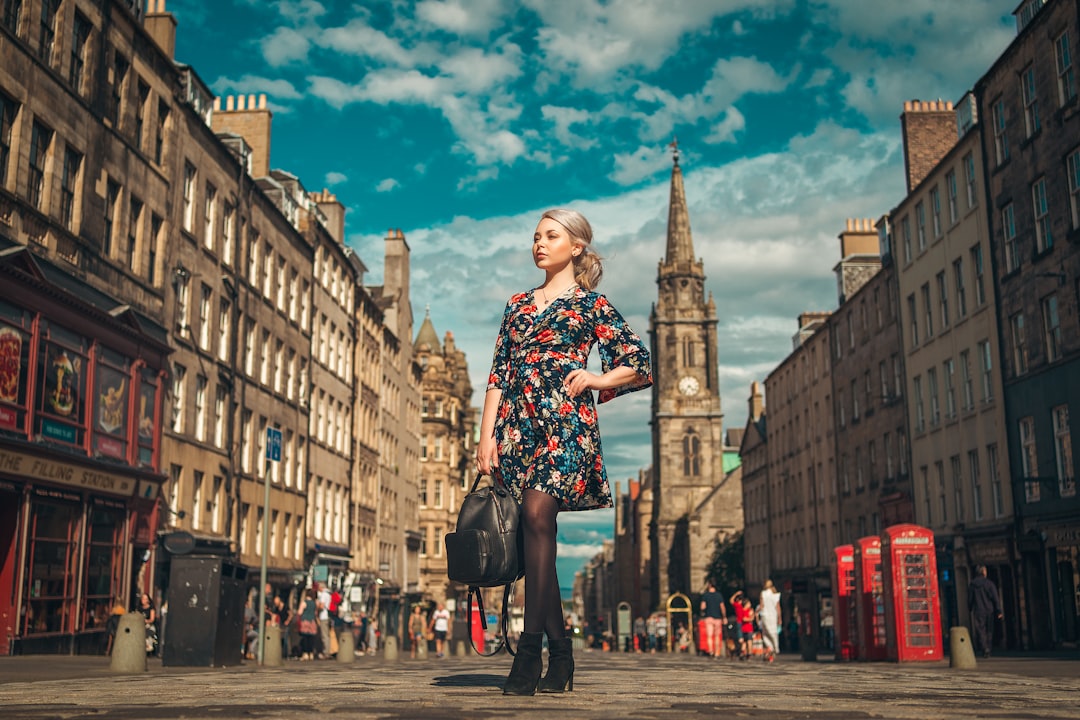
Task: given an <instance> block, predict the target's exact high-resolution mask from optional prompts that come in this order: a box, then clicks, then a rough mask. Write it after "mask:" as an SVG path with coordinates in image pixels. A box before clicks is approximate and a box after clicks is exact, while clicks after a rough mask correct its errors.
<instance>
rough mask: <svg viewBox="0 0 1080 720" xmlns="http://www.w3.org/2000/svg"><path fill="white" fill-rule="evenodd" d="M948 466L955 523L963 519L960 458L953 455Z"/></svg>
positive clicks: (962, 486)
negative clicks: (950, 473)
mask: <svg viewBox="0 0 1080 720" xmlns="http://www.w3.org/2000/svg"><path fill="white" fill-rule="evenodd" d="M949 466H950V468H951V469H952V484H953V499H954V500H955V502H954V503H953V512H954V513H955V514H956V519H957V521H960V520H963V518H964V483H963V470H962V469H961V467H960V456H959V455H953V456H952V457H950V458H949Z"/></svg>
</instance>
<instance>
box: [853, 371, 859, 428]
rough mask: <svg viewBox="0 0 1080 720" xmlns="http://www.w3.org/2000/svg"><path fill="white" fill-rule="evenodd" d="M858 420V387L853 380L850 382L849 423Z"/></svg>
mask: <svg viewBox="0 0 1080 720" xmlns="http://www.w3.org/2000/svg"><path fill="white" fill-rule="evenodd" d="M858 419H859V386H858V384H857V383H856V381H855V380H852V381H851V421H852V422H855V421H856V420H858Z"/></svg>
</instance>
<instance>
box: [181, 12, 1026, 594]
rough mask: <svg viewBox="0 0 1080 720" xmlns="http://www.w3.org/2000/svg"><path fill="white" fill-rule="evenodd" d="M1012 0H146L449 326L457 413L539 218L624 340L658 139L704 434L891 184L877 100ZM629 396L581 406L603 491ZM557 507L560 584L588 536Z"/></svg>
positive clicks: (585, 526) (644, 283)
mask: <svg viewBox="0 0 1080 720" xmlns="http://www.w3.org/2000/svg"><path fill="white" fill-rule="evenodd" d="M1015 5H1016V0H948V1H947V2H941V1H940V0H906V1H905V2H894V1H892V0H422V1H420V2H406V1H404V0H363V1H362V2H350V1H348V0H218V1H217V2H213V3H209V2H205V0H168V9H169V10H170V11H171V12H173V13H174V14H175V15H176V17H177V20H178V22H179V28H178V31H177V32H178V35H177V59H178V60H179V61H180V62H184V63H187V64H190V65H191V66H193V67H194V68H195V70H196V71H197V72H198V73H199V75H200V76H201V77H202V78H203V80H204V81H206V82H207V84H209V86H210V87H211V88H212V89H213V90H214V92H216V93H217V94H218V95H222V96H225V95H230V94H241V93H242V94H250V93H266V94H267V95H268V96H269V100H270V105H271V107H272V109H273V110H274V135H273V144H272V153H271V165H272V167H275V168H281V169H284V170H288V171H290V172H292V173H294V174H295V175H297V176H299V177H300V178H301V180H302V182H303V183H304V184H305V186H306V187H307V188H308V190H319V189H322V188H323V187H329V188H330V189H331V190H332V191H334V192H335V193H337V195H338V198H339V199H340V200H341V201H342V202H343V203H344V204H345V205H346V207H347V208H348V216H347V234H348V243H349V244H350V245H352V246H353V247H355V248H356V249H357V251H358V252H359V253H360V255H361V257H362V259H363V260H364V262H365V263H366V264H367V265H368V267H369V268H371V272H370V274H369V277H368V283H369V284H380V283H381V278H382V252H383V240H382V238H383V237H384V235H385V234H386V231H387V229H389V228H401V229H402V231H404V233H405V235H406V237H407V239H408V242H409V245H410V246H411V248H412V270H413V274H412V283H413V284H412V304H413V310H414V314H415V318H416V326H417V328H419V324H420V321H421V320H422V319H423V317H424V312H425V308H427V307H430V313H431V318H432V321H433V322H434V324H435V328H436V330H437V331H438V333H439V335H440V336H442V335H443V334H444V333H445V332H447V331H450V332H453V334H454V337H455V340H456V342H457V344H458V346H459V347H460V348H462V349H463V350H464V351H465V352H466V353H467V357H468V360H469V364H470V371H471V375H472V378H473V385H474V387H475V388H477V390H476V394H475V397H474V401H475V403H476V404H477V405H479V404H481V402H482V397H481V393H482V391H483V387H484V382H485V378H486V374H487V370H488V366H489V363H490V357H491V347H492V343H493V342H494V337H495V333H496V332H497V330H498V322H499V317H500V315H501V312H502V309H503V304H504V302H505V300H506V298H507V297H508V296H509V295H510V294H511V293H513V292H515V291H517V290H519V289H523V288H528V287H532V286H534V285H536V284H537V283H538V282H539V281H540V280H541V279H542V277H541V275H540V274H539V273H538V271H537V270H536V269H535V267H533V265H532V262H531V258H530V255H529V245H530V242H531V236H532V232H533V229H534V227H535V224H536V222H537V219H538V217H539V214H540V213H541V212H542V211H543V210H545V209H547V208H549V207H555V206H568V207H574V208H576V209H579V210H581V211H582V212H584V213H585V215H586V216H587V217H588V218H589V219H590V220H591V222H592V224H593V228H594V232H595V246H596V248H597V250H598V251H599V252H600V253H601V254H602V255H604V256H605V257H606V264H605V268H606V272H607V275H606V279H605V281H604V283H603V284H602V285H601V287H600V290H601V291H603V292H605V293H606V294H607V295H608V296H609V298H610V299H611V300H612V301H613V302H614V303H615V305H616V306H617V307H618V308H619V309H620V310H621V311H622V312H623V314H624V315H625V316H626V317H627V319H628V320H629V321H630V323H631V325H632V326H633V327H634V328H635V329H637V330H638V332H639V333H641V334H642V335H645V334H646V333H647V331H648V315H649V310H650V307H651V304H652V302H653V300H654V298H655V296H656V285H655V282H656V264H657V262H658V261H659V260H660V259H661V257H662V256H663V253H664V241H665V231H666V223H667V202H668V190H669V181H670V173H671V155H670V152H669V151H668V150H667V149H666V146H667V145H668V143H670V142H671V140H672V138H673V137H676V136H677V137H678V140H679V146H680V149H681V153H682V155H681V162H680V164H681V166H682V168H683V171H684V174H685V181H686V194H687V199H688V201H689V206H690V222H691V227H692V230H693V235H694V246H695V250H696V252H697V254H698V255H699V256H701V257H702V258H703V259H704V261H705V272H706V274H707V276H708V280H707V285H708V290H710V291H711V292H712V293H713V294H714V295H715V297H716V302H717V308H718V310H719V314H720V348H719V358H720V360H719V362H720V378H721V393H722V399H723V404H724V410H725V425H726V426H727V427H741V426H742V425H744V424H745V422H746V399H747V396H748V394H749V387H750V382H751V381H752V380H762V379H764V377H765V375H767V374H768V372H769V371H770V370H771V369H772V368H773V367H775V366H776V364H777V363H778V362H779V361H780V360H781V359H783V358H784V357H785V356H786V355H787V353H788V352H789V351H790V349H791V336H792V335H793V334H794V331H795V329H796V316H797V315H798V313H800V312H801V311H804V310H827V309H832V308H834V307H835V306H836V290H835V281H834V279H833V275H832V267H833V266H834V265H835V263H836V262H837V261H838V260H839V248H838V241H837V239H836V236H837V234H838V233H839V232H840V231H841V230H842V229H843V227H844V222H845V220H846V219H847V218H849V217H867V218H877V217H879V216H880V215H881V214H882V213H884V212H886V211H888V210H890V209H891V208H892V207H894V206H895V205H896V204H897V203H898V202H899V201H900V200H901V199H902V198H903V188H904V183H903V158H902V151H901V144H900V133H899V120H898V116H899V113H900V111H901V110H902V106H903V102H904V101H905V100H910V99H923V100H931V99H938V98H941V99H945V100H953V101H955V100H957V99H959V98H960V96H961V95H962V94H963V93H964V92H965V91H966V90H967V89H969V88H970V87H971V86H973V85H974V83H975V81H976V80H977V79H978V78H979V76H980V75H981V74H982V73H983V72H984V71H985V70H986V69H987V68H988V67H989V65H990V63H991V62H992V61H993V60H994V59H995V58H996V57H997V55H998V54H1000V53H1001V51H1002V50H1003V49H1004V48H1005V47H1006V45H1007V44H1008V43H1009V42H1010V40H1011V39H1012V38H1013V37H1014V35H1015V25H1014V22H1013V18H1012V15H1011V11H1012V10H1013V9H1014V8H1015ZM648 402H649V397H648V393H647V392H645V393H637V394H636V395H635V396H629V397H627V398H621V399H619V400H618V401H616V402H615V403H612V404H611V405H609V406H604V407H603V408H602V409H601V426H602V429H603V438H604V447H605V455H606V457H607V460H608V470H609V475H610V477H611V479H612V481H613V482H616V481H620V480H621V481H622V482H623V484H624V487H625V481H626V479H627V478H630V477H636V475H637V472H638V469H639V468H642V467H644V466H646V465H647V464H648V463H649V461H650V442H649V428H648ZM611 517H612V516H611V514H610V513H608V512H593V513H581V514H575V515H564V516H562V518H560V534H561V538H560V539H561V540H562V541H564V542H563V544H562V545H561V549H560V552H561V556H562V558H563V562H562V563H561V566H560V567H561V569H562V570H563V572H562V573H561V574H562V577H561V578H560V580H561V583H562V584H563V585H564V586H567V587H568V586H569V585H570V583H571V581H572V577H570V576H569V575H571V574H572V569H574V568H576V567H578V566H579V565H580V563H581V559H582V558H584V557H589V556H591V555H592V554H594V553H595V552H596V551H597V550H598V549H599V544H600V542H601V541H602V539H603V538H604V537H607V536H610V533H611Z"/></svg>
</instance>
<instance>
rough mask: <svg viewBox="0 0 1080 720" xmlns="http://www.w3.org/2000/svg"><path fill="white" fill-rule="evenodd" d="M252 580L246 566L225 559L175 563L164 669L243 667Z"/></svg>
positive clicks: (191, 557)
mask: <svg viewBox="0 0 1080 720" xmlns="http://www.w3.org/2000/svg"><path fill="white" fill-rule="evenodd" d="M246 579H247V568H246V567H244V566H242V565H238V564H236V563H235V562H232V560H230V559H229V558H227V557H222V556H220V555H182V556H175V557H173V558H172V561H171V567H170V570H169V589H168V592H167V593H166V600H167V602H168V604H169V605H168V610H169V612H168V614H167V615H166V623H167V626H166V634H165V642H164V645H163V646H162V653H161V664H162V665H176V666H189V667H217V666H224V665H239V664H241V661H242V660H243V646H244V639H245V638H244V599H245V598H244V585H245V580H246Z"/></svg>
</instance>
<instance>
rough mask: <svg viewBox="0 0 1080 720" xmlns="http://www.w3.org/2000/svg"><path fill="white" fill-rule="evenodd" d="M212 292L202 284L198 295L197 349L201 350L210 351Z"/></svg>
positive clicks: (207, 286)
mask: <svg viewBox="0 0 1080 720" xmlns="http://www.w3.org/2000/svg"><path fill="white" fill-rule="evenodd" d="M212 297H213V291H212V290H211V289H210V286H209V285H206V284H203V286H202V291H201V292H200V293H199V347H200V348H202V349H203V350H209V349H210V302H211V299H212Z"/></svg>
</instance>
